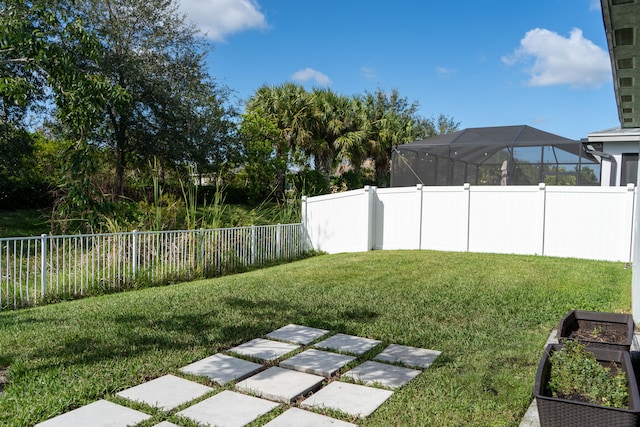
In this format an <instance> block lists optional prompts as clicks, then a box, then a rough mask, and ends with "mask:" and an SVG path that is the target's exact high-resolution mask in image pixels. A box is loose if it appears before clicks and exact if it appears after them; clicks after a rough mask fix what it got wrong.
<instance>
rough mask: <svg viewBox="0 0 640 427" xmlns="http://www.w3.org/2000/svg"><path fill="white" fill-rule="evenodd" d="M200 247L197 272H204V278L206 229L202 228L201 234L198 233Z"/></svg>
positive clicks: (197, 257)
mask: <svg viewBox="0 0 640 427" xmlns="http://www.w3.org/2000/svg"><path fill="white" fill-rule="evenodd" d="M198 240H199V242H198V246H199V247H200V251H199V252H198V255H197V256H196V270H199V271H201V272H202V275H203V276H204V228H200V233H198Z"/></svg>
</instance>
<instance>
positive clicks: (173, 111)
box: [83, 0, 225, 195]
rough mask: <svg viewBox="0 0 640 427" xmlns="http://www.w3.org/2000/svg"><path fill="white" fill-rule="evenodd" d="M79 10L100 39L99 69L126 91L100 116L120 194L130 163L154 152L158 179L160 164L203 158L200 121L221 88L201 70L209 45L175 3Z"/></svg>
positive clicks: (104, 1) (95, 1)
mask: <svg viewBox="0 0 640 427" xmlns="http://www.w3.org/2000/svg"><path fill="white" fill-rule="evenodd" d="M83 16H84V19H85V20H86V21H87V22H88V25H89V27H90V28H91V29H92V30H94V31H95V32H96V34H97V35H98V37H99V39H100V41H101V44H102V55H101V57H100V59H99V61H98V67H99V69H100V73H101V75H102V76H104V77H105V78H106V79H107V81H108V82H109V84H110V85H111V86H114V87H115V86H119V87H122V88H124V89H126V91H127V93H128V94H129V95H130V99H129V102H126V103H108V104H107V105H106V108H105V110H104V111H105V114H104V116H103V126H102V129H103V130H104V133H103V134H102V135H101V138H100V140H101V141H102V142H103V143H105V144H106V145H107V146H109V147H110V148H111V149H112V151H113V159H114V161H113V163H114V170H115V182H114V194H116V195H122V194H124V190H125V173H126V171H127V169H128V168H129V167H130V164H131V163H133V165H135V164H137V165H138V166H140V167H145V166H146V165H147V164H148V162H149V160H150V159H151V158H154V157H155V158H157V159H159V161H160V167H161V173H160V174H161V178H162V177H163V176H164V174H163V171H164V167H166V166H172V167H173V166H175V165H177V164H179V163H181V162H185V161H189V160H191V161H195V162H200V163H202V162H204V159H206V158H207V157H208V155H207V153H204V154H202V151H203V150H202V146H203V144H204V142H203V141H202V138H203V137H206V136H208V135H210V132H208V131H207V129H206V128H207V125H205V124H203V123H202V122H203V120H205V118H215V117H216V115H215V114H211V113H212V112H213V110H212V109H209V110H208V111H207V106H206V103H208V102H211V101H213V102H218V103H220V102H224V99H220V98H221V97H222V98H224V96H225V93H224V92H219V91H217V86H216V84H215V82H214V81H213V80H212V79H210V78H209V76H208V75H207V73H206V72H205V67H204V58H205V56H206V54H207V53H208V51H209V47H208V45H207V42H206V40H205V39H204V38H203V37H202V36H201V35H200V34H199V33H198V31H197V29H196V28H195V27H194V26H193V25H191V24H188V23H186V22H185V18H184V15H183V14H181V13H180V12H179V10H178V3H177V2H176V1H174V0H91V1H87V2H85V3H84V9H83ZM203 94H204V95H203ZM217 117H219V116H217ZM195 124H197V125H198V126H199V127H198V128H196V126H194V125H195ZM209 131H211V128H209ZM194 144H197V146H195V145H194Z"/></svg>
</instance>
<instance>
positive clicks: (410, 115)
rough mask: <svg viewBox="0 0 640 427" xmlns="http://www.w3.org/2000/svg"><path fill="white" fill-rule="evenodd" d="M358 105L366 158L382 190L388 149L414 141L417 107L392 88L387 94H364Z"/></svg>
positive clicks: (416, 129) (386, 169) (379, 92)
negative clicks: (364, 126) (364, 121)
mask: <svg viewBox="0 0 640 427" xmlns="http://www.w3.org/2000/svg"><path fill="white" fill-rule="evenodd" d="M362 102H363V104H364V111H365V113H366V114H367V117H368V119H367V121H368V129H367V130H368V132H367V142H366V152H367V156H368V157H369V158H370V159H371V160H373V162H374V165H375V179H376V183H377V184H378V185H379V186H383V187H384V186H387V184H388V175H389V168H390V163H391V149H392V148H393V147H394V146H395V145H399V144H405V143H407V142H411V141H414V140H415V139H416V136H417V134H418V127H417V126H416V120H417V115H416V111H417V108H418V105H417V104H416V103H413V104H409V102H408V101H407V99H406V98H401V97H400V95H399V93H398V91H397V90H395V89H394V90H393V91H392V92H391V93H390V94H387V93H385V92H383V91H382V90H380V89H378V90H377V91H376V93H375V94H373V93H369V92H367V93H366V94H365V95H364V96H363V97H362Z"/></svg>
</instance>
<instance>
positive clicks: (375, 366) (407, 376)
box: [343, 361, 422, 388]
mask: <svg viewBox="0 0 640 427" xmlns="http://www.w3.org/2000/svg"><path fill="white" fill-rule="evenodd" d="M421 373H422V371H418V370H416V369H409V368H403V367H401V366H394V365H387V364H386V363H378V362H373V361H367V362H364V363H363V364H361V365H358V366H356V367H355V368H353V369H352V370H350V371H349V372H346V373H345V374H344V375H343V376H344V377H348V378H352V379H354V380H356V381H361V382H362V383H364V384H366V385H373V384H379V385H381V386H383V387H388V388H398V387H402V386H403V385H405V384H406V383H408V382H409V381H411V380H412V379H414V378H415V377H417V376H418V375H420V374H421Z"/></svg>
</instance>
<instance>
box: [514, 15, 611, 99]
mask: <svg viewBox="0 0 640 427" xmlns="http://www.w3.org/2000/svg"><path fill="white" fill-rule="evenodd" d="M531 58H533V65H531V67H530V68H528V69H526V71H527V73H528V74H529V75H530V76H531V78H530V79H529V82H528V84H529V85H530V86H554V85H570V86H571V87H574V88H579V87H599V86H601V85H602V84H603V83H606V82H608V81H610V80H611V63H610V62H609V54H608V52H606V51H605V50H604V49H602V48H601V47H599V46H597V45H595V44H594V43H593V42H592V41H590V40H587V39H585V38H584V37H583V35H582V31H581V30H579V29H577V28H574V29H573V30H571V33H570V35H569V38H566V37H562V36H561V35H559V34H558V33H555V32H553V31H549V30H546V29H543V28H536V29H533V30H531V31H529V32H527V34H525V36H524V38H523V39H522V40H520V47H519V48H517V49H516V50H515V51H514V52H513V54H511V55H509V56H503V57H502V62H504V63H505V64H507V65H515V64H516V63H519V62H529V60H530V59H531Z"/></svg>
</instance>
